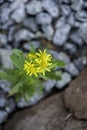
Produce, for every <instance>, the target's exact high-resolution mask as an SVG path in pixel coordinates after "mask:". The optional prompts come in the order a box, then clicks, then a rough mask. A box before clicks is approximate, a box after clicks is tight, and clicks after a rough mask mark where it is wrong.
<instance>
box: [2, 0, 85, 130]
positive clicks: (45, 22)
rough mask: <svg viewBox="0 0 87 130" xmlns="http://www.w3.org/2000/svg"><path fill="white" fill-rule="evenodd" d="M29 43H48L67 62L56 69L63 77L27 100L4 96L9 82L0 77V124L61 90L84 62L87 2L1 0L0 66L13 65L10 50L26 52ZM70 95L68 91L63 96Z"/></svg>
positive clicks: (46, 84)
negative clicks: (14, 113) (17, 112)
mask: <svg viewBox="0 0 87 130" xmlns="http://www.w3.org/2000/svg"><path fill="white" fill-rule="evenodd" d="M29 42H31V43H32V44H33V46H34V47H35V48H36V49H38V48H44V47H45V48H46V47H47V46H48V45H50V53H51V54H52V55H53V56H54V57H56V58H57V59H60V60H63V61H64V62H65V63H66V66H65V67H64V68H59V69H60V70H61V71H62V72H63V75H62V80H61V81H57V82H56V81H52V80H49V81H47V82H45V83H44V93H43V94H42V95H41V96H40V97H39V96H38V94H37V93H36V94H35V95H34V96H33V97H32V98H31V100H30V101H29V102H28V103H26V102H24V100H23V99H21V100H20V101H19V102H15V100H14V97H12V98H7V93H8V92H9V91H10V88H9V86H10V83H8V82H6V81H2V80H0V124H3V123H4V122H6V121H7V119H8V118H9V116H10V115H11V114H12V113H13V112H14V111H16V110H17V109H20V108H25V107H29V106H32V105H35V104H36V103H37V102H38V101H40V100H41V99H43V98H45V97H46V96H47V95H48V94H49V93H50V92H52V90H53V88H56V90H57V91H58V92H60V90H61V91H62V90H63V89H64V88H65V87H66V86H67V84H69V83H70V82H71V81H72V79H74V78H75V77H77V76H78V75H79V74H80V72H81V71H82V70H83V68H84V67H85V66H86V65H87V45H86V44H87V1H86V0H0V65H2V67H3V68H12V64H11V61H10V58H9V57H10V55H11V53H12V49H13V48H19V49H22V50H23V51H24V52H28V51H30V44H29ZM0 69H1V67H0ZM84 80H85V79H84ZM84 80H83V81H84ZM77 84H78V83H77ZM84 90H85V87H84ZM67 91H68V90H67ZM71 91H72V90H71ZM66 93H67V92H66ZM71 93H72V92H71ZM60 95H61V94H60ZM76 95H77V93H76ZM69 96H71V95H68V94H67V96H66V98H69ZM78 97H79V95H78ZM58 98H60V96H58ZM79 99H80V98H79ZM82 99H84V98H83V97H81V100H82ZM74 100H75V99H74V97H73V101H74ZM68 104H69V103H67V102H66V105H67V106H71V108H72V110H73V111H74V107H75V106H72V105H71V104H69V105H68ZM74 105H75V104H74ZM55 120H56V119H55ZM71 122H75V121H73V120H72V121H71ZM69 124H70V123H69ZM78 124H79V123H78ZM0 129H1V128H0ZM32 129H33V128H32ZM67 129H68V128H67ZM74 129H75V128H72V130H74ZM76 130H78V129H76ZM84 130H85V129H84Z"/></svg>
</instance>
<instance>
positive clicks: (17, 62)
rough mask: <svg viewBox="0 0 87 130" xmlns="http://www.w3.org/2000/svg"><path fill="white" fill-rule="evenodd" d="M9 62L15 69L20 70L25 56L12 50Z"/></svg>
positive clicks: (18, 51)
mask: <svg viewBox="0 0 87 130" xmlns="http://www.w3.org/2000/svg"><path fill="white" fill-rule="evenodd" d="M11 60H12V62H13V64H14V66H15V67H17V68H18V69H20V70H21V69H22V68H23V65H24V61H25V56H24V54H23V52H22V51H21V50H18V49H14V50H13V53H12V55H11Z"/></svg>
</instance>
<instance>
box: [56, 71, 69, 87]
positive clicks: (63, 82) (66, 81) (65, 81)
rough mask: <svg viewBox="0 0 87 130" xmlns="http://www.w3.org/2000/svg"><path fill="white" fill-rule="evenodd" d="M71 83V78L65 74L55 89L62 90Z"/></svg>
mask: <svg viewBox="0 0 87 130" xmlns="http://www.w3.org/2000/svg"><path fill="white" fill-rule="evenodd" d="M70 81H71V76H70V74H68V73H67V72H64V73H63V74H62V80H60V81H57V82H56V88H58V89H63V88H64V87H65V85H67V84H68V83H69V82H70Z"/></svg>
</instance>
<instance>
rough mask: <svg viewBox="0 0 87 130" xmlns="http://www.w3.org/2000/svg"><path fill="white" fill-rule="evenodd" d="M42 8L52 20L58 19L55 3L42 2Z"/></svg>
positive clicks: (49, 1) (46, 0)
mask: <svg viewBox="0 0 87 130" xmlns="http://www.w3.org/2000/svg"><path fill="white" fill-rule="evenodd" d="M42 6H43V8H44V9H45V10H46V11H47V12H48V13H49V14H50V15H51V16H52V17H53V18H55V17H59V7H58V6H57V4H56V2H55V1H53V0H43V1H42Z"/></svg>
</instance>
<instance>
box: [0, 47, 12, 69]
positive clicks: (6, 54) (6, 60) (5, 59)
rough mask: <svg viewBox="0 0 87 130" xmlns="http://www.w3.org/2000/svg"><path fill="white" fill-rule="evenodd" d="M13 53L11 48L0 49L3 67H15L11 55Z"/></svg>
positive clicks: (0, 59) (0, 60)
mask: <svg viewBox="0 0 87 130" xmlns="http://www.w3.org/2000/svg"><path fill="white" fill-rule="evenodd" d="M11 54H12V51H11V50H6V49H0V62H1V64H2V65H3V68H13V65H12V62H11V59H10V55H11Z"/></svg>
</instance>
